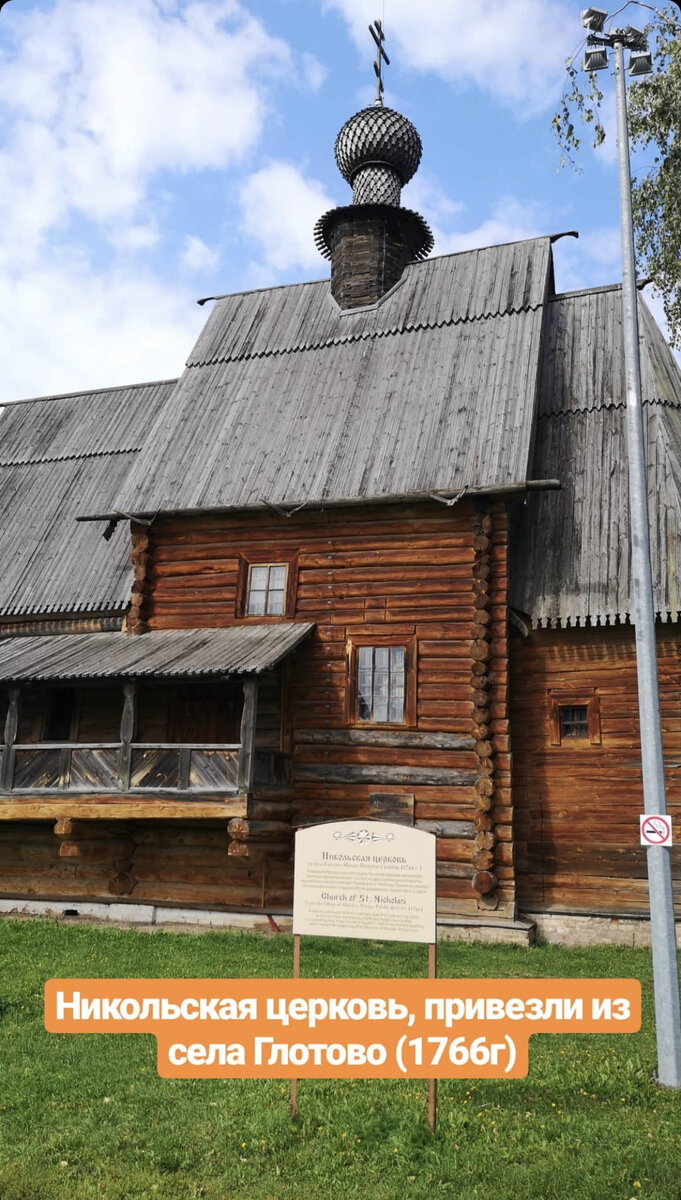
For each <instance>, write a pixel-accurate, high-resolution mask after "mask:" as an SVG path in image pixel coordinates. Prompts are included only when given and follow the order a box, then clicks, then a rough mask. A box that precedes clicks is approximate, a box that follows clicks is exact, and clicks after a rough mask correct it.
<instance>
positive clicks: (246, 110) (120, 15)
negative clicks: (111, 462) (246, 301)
mask: <svg viewBox="0 0 681 1200" xmlns="http://www.w3.org/2000/svg"><path fill="white" fill-rule="evenodd" d="M3 23H4V24H3V30H4V31H5V40H4V50H3V51H2V53H1V54H0V76H1V78H2V81H3V88H2V96H1V97H0V346H1V347H2V350H3V351H4V353H3V360H2V361H3V364H4V368H3V379H4V388H3V395H2V399H12V398H16V396H18V395H24V396H25V395H27V394H30V393H31V392H32V391H35V392H38V393H47V392H51V391H54V390H56V389H62V390H63V389H66V390H69V389H74V388H83V387H90V386H102V385H107V384H111V383H116V382H119V381H120V380H121V379H122V380H123V381H124V382H125V381H130V380H134V379H135V377H138V378H142V379H143V378H149V377H157V376H159V375H160V376H165V375H167V374H168V373H171V374H172V373H174V372H176V371H178V370H179V369H180V368H181V366H182V359H183V358H184V356H185V354H186V352H187V350H188V349H189V347H190V345H191V340H192V335H193V332H195V329H196V328H197V327H198V325H199V324H200V320H201V314H200V312H199V310H195V309H194V306H193V304H192V303H191V302H190V297H189V296H188V295H185V294H183V293H182V289H181V287H180V288H178V286H177V284H176V283H175V281H173V280H172V278H171V277H170V276H169V270H168V268H169V264H172V263H175V264H177V270H178V272H179V271H184V272H187V271H191V270H195V271H196V270H210V269H211V268H212V267H214V266H215V263H216V261H217V255H216V252H215V251H214V250H213V249H211V247H210V246H208V245H206V244H205V243H204V242H203V241H202V240H201V239H199V238H198V237H197V236H196V235H195V233H194V232H193V231H192V232H191V233H190V232H189V230H186V229H182V228H180V229H178V230H177V231H174V230H172V231H171V229H170V226H171V221H170V220H169V217H170V215H171V214H173V215H175V216H177V210H179V205H177V208H176V211H175V213H173V208H174V206H176V200H175V198H174V196H173V193H172V189H171V186H170V185H169V182H168V178H167V176H168V175H169V174H175V175H176V176H179V175H182V174H186V173H189V172H198V171H206V170H216V171H217V170H219V171H225V170H229V169H230V168H235V167H243V163H244V162H245V161H246V160H247V156H248V154H249V153H250V152H252V150H253V149H254V148H255V147H256V145H257V143H258V140H259V138H260V136H261V134H262V131H263V128H264V125H265V122H266V121H267V119H268V115H269V114H270V113H271V112H272V111H273V103H272V90H273V88H274V87H275V86H281V85H282V84H283V85H285V86H295V87H297V88H300V89H308V90H309V89H314V88H316V87H318V86H319V85H320V83H321V73H320V70H319V69H318V67H317V65H316V62H315V60H314V59H313V58H312V57H310V56H306V55H304V56H300V57H296V56H294V54H293V53H292V51H291V50H290V48H289V46H288V45H287V44H286V43H285V42H284V41H282V40H281V39H279V38H276V37H273V36H271V35H270V34H269V33H268V32H267V30H266V29H265V27H264V26H263V24H262V23H261V22H260V21H258V20H256V19H255V18H254V17H253V16H252V15H251V14H250V13H249V12H248V11H247V9H246V7H244V5H243V4H241V3H240V2H239V0H53V3H52V4H51V5H50V6H48V7H45V5H44V4H42V5H40V6H37V5H36V6H35V7H33V8H29V9H27V10H22V8H21V7H20V5H11V6H8V7H7V8H6V9H5V10H4V11H3ZM192 224H193V221H192ZM173 243H174V244H173ZM154 252H157V254H158V257H157V259H156V260H155V261H156V263H157V270H158V277H155V276H154V274H153V272H152V267H151V258H150V256H151V255H152V254H153V253H154ZM162 254H163V257H161V255H162ZM141 256H146V258H145V259H144V260H143V261H144V262H145V265H144V266H141V265H140V260H141ZM162 280H167V282H163V281H162ZM178 351H179V355H180V356H181V357H178ZM9 364H11V365H9ZM8 365H9V367H8Z"/></svg>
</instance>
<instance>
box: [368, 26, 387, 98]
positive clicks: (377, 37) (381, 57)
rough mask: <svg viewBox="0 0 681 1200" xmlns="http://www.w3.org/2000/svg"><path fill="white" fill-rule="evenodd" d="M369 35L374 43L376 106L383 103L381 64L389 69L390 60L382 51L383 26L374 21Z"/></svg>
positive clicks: (383, 39)
mask: <svg viewBox="0 0 681 1200" xmlns="http://www.w3.org/2000/svg"><path fill="white" fill-rule="evenodd" d="M369 33H370V34H371V36H372V38H373V39H374V41H375V43H376V62H375V63H374V71H375V73H376V79H377V86H376V104H382V103H383V63H385V64H386V66H387V67H389V66H390V59H389V58H388V55H387V54H386V52H385V50H384V49H383V43H384V41H385V34H384V32H383V25H382V24H381V22H380V21H374V23H373V25H370V26H369Z"/></svg>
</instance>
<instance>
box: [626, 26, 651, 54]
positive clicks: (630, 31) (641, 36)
mask: <svg viewBox="0 0 681 1200" xmlns="http://www.w3.org/2000/svg"><path fill="white" fill-rule="evenodd" d="M623 40H624V44H625V46H628V47H629V49H630V50H647V49H648V39H647V37H646V35H645V33H641V30H640V29H634V26H633V25H627V27H626V29H625V30H624V39H623Z"/></svg>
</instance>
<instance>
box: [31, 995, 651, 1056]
mask: <svg viewBox="0 0 681 1200" xmlns="http://www.w3.org/2000/svg"><path fill="white" fill-rule="evenodd" d="M640 1025H641V985H640V984H639V982H638V981H637V980H633V979H466V980H451V979H438V980H433V979H430V980H428V979H342V980H341V979H295V980H281V979H248V980H247V979H171V980H161V979H50V980H49V981H48V982H47V983H46V985H45V1028H46V1029H47V1030H49V1032H51V1033H151V1034H153V1035H154V1037H155V1038H156V1041H157V1049H158V1072H159V1075H162V1076H164V1077H167V1078H184V1079H200V1078H224V1079H258V1078H260V1079H267V1078H276V1079H283V1078H299V1079H301V1078H320V1079H332V1078H338V1079H341V1078H343V1079H351V1078H373V1079H390V1078H397V1079H399V1078H405V1077H408V1078H435V1077H440V1078H443V1079H444V1078H448V1079H453V1078H476V1079H478V1078H479V1079H482V1078H495V1077H498V1078H519V1077H521V1076H524V1075H526V1074H527V1070H528V1043H529V1039H530V1036H531V1034H532V1033H635V1032H636V1031H637V1030H638V1029H639V1028H640Z"/></svg>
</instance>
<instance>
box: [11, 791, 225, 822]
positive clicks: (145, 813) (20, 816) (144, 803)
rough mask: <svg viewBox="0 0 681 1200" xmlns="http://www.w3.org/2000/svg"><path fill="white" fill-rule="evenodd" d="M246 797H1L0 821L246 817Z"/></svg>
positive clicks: (180, 819) (183, 819) (182, 819)
mask: <svg viewBox="0 0 681 1200" xmlns="http://www.w3.org/2000/svg"><path fill="white" fill-rule="evenodd" d="M245 816H246V801H245V799H238V798H235V799H232V798H230V799H229V800H225V801H207V800H203V799H202V800H189V801H182V800H176V801H172V800H156V799H154V798H153V797H148V798H145V799H139V800H132V799H130V798H129V797H125V796H122V797H120V798H114V797H111V798H108V799H107V800H106V801H104V800H102V798H101V796H96V795H95V796H92V798H91V799H90V800H84V799H82V798H80V797H79V798H78V799H75V800H74V799H72V798H71V799H55V800H42V801H30V800H9V801H0V821H54V820H58V819H59V818H60V817H72V818H80V819H83V820H84V819H87V820H88V821H97V820H106V821H111V820H117V821H127V820H131V819H136V820H145V821H146V820H149V821H151V820H160V819H163V820H178V821H185V820H195V819H203V818H220V819H227V820H228V819H229V818H230V817H245Z"/></svg>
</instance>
